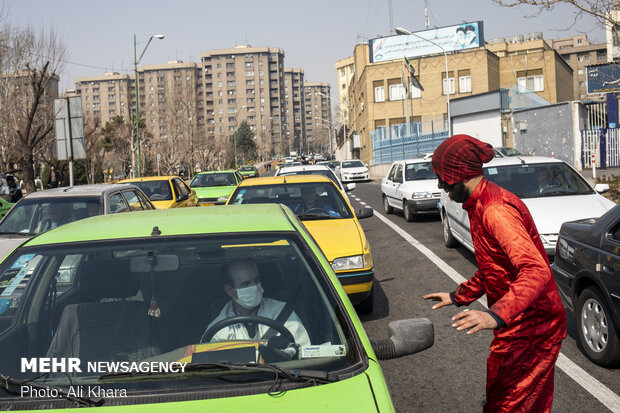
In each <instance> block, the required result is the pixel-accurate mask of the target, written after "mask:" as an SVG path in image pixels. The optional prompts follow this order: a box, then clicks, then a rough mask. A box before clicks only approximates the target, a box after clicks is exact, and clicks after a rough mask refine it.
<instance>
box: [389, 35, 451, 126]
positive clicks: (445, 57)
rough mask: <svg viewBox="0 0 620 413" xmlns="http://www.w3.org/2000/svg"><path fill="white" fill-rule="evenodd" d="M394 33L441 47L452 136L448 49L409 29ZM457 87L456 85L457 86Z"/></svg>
mask: <svg viewBox="0 0 620 413" xmlns="http://www.w3.org/2000/svg"><path fill="white" fill-rule="evenodd" d="M394 31H395V32H396V34H405V35H412V36H415V37H417V38H418V39H422V40H424V41H427V42H429V43H431V44H433V45H435V46H437V47H439V48H440V49H441V51H442V52H443V57H444V61H445V64H446V84H447V86H448V87H447V89H448V90H447V93H446V96H447V98H446V104H447V106H448V136H452V119H451V117H450V82H449V81H448V79H449V77H448V53H446V49H444V48H443V47H441V46H440V45H438V44H437V43H435V42H434V41H432V40H429V39H425V38H424V37H422V36H420V35H418V34H415V33H412V32H411V31H409V30H407V29H403V28H402V27H397V28H395V29H394ZM455 87H456V85H455Z"/></svg>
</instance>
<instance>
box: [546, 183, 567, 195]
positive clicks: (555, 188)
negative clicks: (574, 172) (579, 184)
mask: <svg viewBox="0 0 620 413" xmlns="http://www.w3.org/2000/svg"><path fill="white" fill-rule="evenodd" d="M558 190H559V191H562V190H563V188H562V186H560V185H553V186H548V187H546V188H545V189H543V190H542V191H540V194H541V195H544V194H548V193H551V192H556V191H558Z"/></svg>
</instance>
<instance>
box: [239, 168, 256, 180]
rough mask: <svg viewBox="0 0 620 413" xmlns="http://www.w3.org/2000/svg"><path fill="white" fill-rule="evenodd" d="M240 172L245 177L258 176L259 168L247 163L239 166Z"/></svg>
mask: <svg viewBox="0 0 620 413" xmlns="http://www.w3.org/2000/svg"><path fill="white" fill-rule="evenodd" d="M239 174H240V175H241V176H242V177H244V178H258V176H259V173H258V169H256V167H255V166H254V165H246V166H242V167H241V168H239Z"/></svg>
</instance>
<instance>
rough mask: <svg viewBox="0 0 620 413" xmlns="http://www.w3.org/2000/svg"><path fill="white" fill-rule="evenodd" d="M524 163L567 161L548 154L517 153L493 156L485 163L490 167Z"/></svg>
mask: <svg viewBox="0 0 620 413" xmlns="http://www.w3.org/2000/svg"><path fill="white" fill-rule="evenodd" d="M522 161H523V162H522ZM523 163H526V164H535V163H565V162H564V161H562V160H561V159H558V158H549V157H547V156H527V155H517V156H507V157H505V158H493V159H491V160H490V161H489V162H487V163H485V164H484V167H485V168H488V167H493V166H510V165H521V164H523Z"/></svg>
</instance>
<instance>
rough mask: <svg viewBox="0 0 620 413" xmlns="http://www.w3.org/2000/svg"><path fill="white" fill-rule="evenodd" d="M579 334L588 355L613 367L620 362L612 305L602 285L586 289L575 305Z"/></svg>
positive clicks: (603, 364) (596, 361) (597, 362)
mask: <svg viewBox="0 0 620 413" xmlns="http://www.w3.org/2000/svg"><path fill="white" fill-rule="evenodd" d="M575 318H576V319H577V334H578V335H579V342H580V343H581V346H582V348H583V351H584V352H585V353H586V356H587V357H588V358H589V359H590V360H592V361H593V362H595V363H596V364H598V365H600V366H604V367H613V366H617V365H618V364H620V341H619V338H618V330H616V328H615V326H614V324H613V321H612V319H611V312H610V310H609V305H608V304H607V301H605V298H604V297H603V293H602V292H601V290H599V289H598V287H595V286H590V287H587V288H586V289H584V290H583V291H582V292H581V294H580V295H579V298H578V299H577V306H576V307H575Z"/></svg>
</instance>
